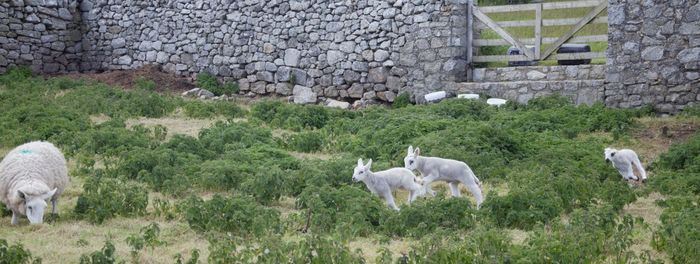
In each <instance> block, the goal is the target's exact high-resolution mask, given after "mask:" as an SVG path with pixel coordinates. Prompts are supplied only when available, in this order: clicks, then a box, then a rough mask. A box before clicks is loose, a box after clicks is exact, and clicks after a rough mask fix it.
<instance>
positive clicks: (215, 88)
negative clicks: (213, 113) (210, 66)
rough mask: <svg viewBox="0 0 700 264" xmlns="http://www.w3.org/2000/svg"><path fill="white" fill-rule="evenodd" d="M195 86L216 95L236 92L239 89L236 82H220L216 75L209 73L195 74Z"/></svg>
mask: <svg viewBox="0 0 700 264" xmlns="http://www.w3.org/2000/svg"><path fill="white" fill-rule="evenodd" d="M197 86H199V87H200V88H202V89H206V90H209V91H210V92H212V93H213V94H214V95H216V96H220V95H233V94H237V93H238V90H239V87H238V83H237V82H226V83H221V82H219V80H218V79H217V78H216V76H214V75H212V74H209V73H200V74H197Z"/></svg>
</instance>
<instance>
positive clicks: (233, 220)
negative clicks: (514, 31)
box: [0, 70, 700, 263]
mask: <svg viewBox="0 0 700 264" xmlns="http://www.w3.org/2000/svg"><path fill="white" fill-rule="evenodd" d="M149 86H150V85H149ZM158 90H160V89H158ZM165 90H167V89H165ZM688 113H693V111H692V109H690V110H689V111H688ZM695 113H697V112H695ZM0 120H2V124H3V126H2V127H1V128H0V129H2V135H3V137H2V138H0V154H3V155H4V154H5V153H7V152H8V151H9V150H10V149H12V148H13V147H14V146H16V145H19V144H21V143H24V142H27V141H30V140H38V139H44V140H50V141H52V142H54V143H55V144H56V145H57V146H59V147H60V148H61V149H62V150H63V151H64V152H65V153H66V156H67V157H68V159H69V169H70V174H71V185H70V187H69V188H68V190H67V191H66V193H65V194H64V195H63V196H62V198H61V202H60V217H59V218H57V219H56V220H54V221H50V222H49V223H45V224H42V225H37V226H34V225H28V222H27V220H26V219H23V220H22V221H21V223H20V225H18V226H11V225H10V216H9V215H7V214H0V215H2V216H3V217H2V218H0V242H3V241H5V242H7V243H8V244H9V245H17V244H20V245H21V248H20V247H17V246H15V247H12V248H8V247H3V246H2V243H0V256H13V259H9V258H8V259H9V260H8V261H9V262H10V263H14V262H21V261H23V260H26V259H27V258H30V257H29V256H33V257H35V258H41V259H42V260H43V262H44V263H76V262H82V263H112V262H110V261H111V260H116V261H117V262H119V261H125V262H133V263H176V262H177V256H178V255H179V256H181V257H182V258H181V259H182V260H181V261H182V263H185V262H187V261H188V260H189V261H190V262H189V263H197V262H199V263H250V262H258V263H280V262H290V263H307V262H311V263H358V262H368V263H396V262H403V263H471V262H476V263H486V262H488V263H502V262H506V261H511V262H515V263H556V262H558V263H572V262H581V263H633V262H634V263H664V262H665V263H670V262H675V263H688V261H691V262H692V260H693V259H695V260H697V259H698V258H697V257H698V253H697V252H696V250H695V249H697V247H696V246H697V245H698V243H699V241H698V236H694V235H693V234H696V233H697V230H698V227H700V224H699V223H700V212H698V210H697V209H693V206H692V205H693V204H695V205H697V202H698V199H700V196H698V195H699V194H698V193H699V192H698V190H700V187H698V179H700V176H699V175H700V174H699V173H700V160H699V159H698V158H697V157H698V156H700V134H698V133H697V132H696V131H697V129H698V127H700V116H698V115H697V114H685V115H679V116H676V117H670V118H658V117H655V116H654V115H653V114H652V113H651V112H650V111H649V108H645V109H641V110H616V109H607V108H605V107H603V106H602V105H600V104H597V105H594V106H590V107H589V106H581V107H576V106H573V105H571V104H570V103H569V102H567V99H565V98H561V97H547V98H540V99H535V100H533V101H531V103H530V104H529V105H527V106H524V105H517V104H509V105H507V106H506V107H503V108H501V109H496V108H492V107H490V106H488V105H486V104H485V103H483V102H475V101H464V100H448V101H444V102H441V103H439V104H433V105H422V106H412V105H409V106H407V107H402V108H396V109H390V108H385V107H374V108H370V109H365V110H361V111H347V110H337V109H328V108H323V107H319V106H297V105H289V104H286V103H283V102H281V101H274V100H262V101H256V102H245V103H232V102H218V103H213V102H200V101H193V100H187V99H182V98H179V97H176V96H173V95H170V94H168V93H164V92H163V93H157V92H154V91H152V89H151V90H149V89H143V88H139V87H135V88H134V89H131V90H128V91H124V90H123V89H121V88H114V87H109V86H106V85H104V84H100V83H96V82H93V81H88V80H73V79H67V78H60V77H59V78H49V79H44V78H42V77H32V76H31V74H30V73H29V72H27V71H26V70H12V71H10V72H9V73H6V74H4V75H0ZM664 130H667V131H668V133H662V131H664ZM408 145H414V146H418V147H420V148H421V150H422V152H421V153H424V154H425V155H435V156H441V157H446V158H453V159H458V160H463V161H466V162H467V163H468V164H469V165H470V166H471V167H472V169H473V170H474V171H475V173H476V174H477V175H478V176H479V178H480V179H481V181H482V182H483V187H482V189H483V191H484V193H485V196H486V200H485V202H484V204H483V206H482V208H481V209H479V210H477V209H475V208H474V201H473V199H472V196H471V195H470V194H469V193H468V192H467V190H466V189H465V188H463V187H462V193H463V198H452V197H449V195H448V193H449V188H448V187H447V185H446V184H444V183H439V184H436V185H434V186H433V187H434V189H435V190H437V191H438V192H439V195H438V196H437V197H434V198H420V199H419V200H418V201H417V202H416V203H414V204H411V205H408V204H406V202H405V199H406V195H407V194H406V193H405V192H404V191H397V192H395V195H396V197H397V199H396V200H397V201H398V204H399V206H400V207H401V208H402V210H401V211H399V212H395V211H392V210H389V209H388V208H387V206H386V205H385V204H384V203H383V201H381V200H380V199H378V198H377V197H376V196H374V195H372V194H370V193H369V192H368V191H367V188H366V187H365V186H364V185H363V184H362V183H352V182H351V175H352V170H353V166H354V164H355V163H356V160H357V158H363V159H369V158H372V159H373V160H374V164H375V165H374V166H373V169H374V170H375V171H377V170H381V169H385V168H389V167H394V166H403V157H404V156H405V151H406V147H407V146H408ZM607 146H616V147H619V148H622V147H630V148H634V149H636V150H637V151H638V153H639V154H640V156H641V158H642V161H643V163H644V164H646V165H647V167H648V168H649V174H650V178H649V182H648V183H647V184H644V185H634V186H628V184H627V183H625V182H623V181H622V180H621V177H620V175H619V174H618V173H617V171H615V170H614V169H613V168H612V167H611V166H610V164H606V163H604V162H603V148H605V147H607ZM0 212H2V209H1V208H0ZM106 242H109V243H110V244H112V245H113V246H114V250H113V251H112V250H110V247H105V243H106ZM105 249H106V250H105ZM8 252H10V253H8ZM18 252H19V253H22V254H18ZM12 253H15V254H14V255H12ZM3 254H5V255H3ZM28 254H29V255H28ZM193 256H194V257H193Z"/></svg>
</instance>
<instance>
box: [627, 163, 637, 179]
mask: <svg viewBox="0 0 700 264" xmlns="http://www.w3.org/2000/svg"><path fill="white" fill-rule="evenodd" d="M626 167H627V170H626V172H627V173H626V174H627V175H625V180H635V181H636V180H639V178H637V176H635V175H634V170H632V163H629V164H627V166H626Z"/></svg>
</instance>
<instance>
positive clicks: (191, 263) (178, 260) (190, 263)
mask: <svg viewBox="0 0 700 264" xmlns="http://www.w3.org/2000/svg"><path fill="white" fill-rule="evenodd" d="M183 263H184V264H197V263H199V250H197V249H194V250H192V255H190V259H188V260H187V261H184V262H183V259H182V254H180V253H177V255H175V264H183Z"/></svg>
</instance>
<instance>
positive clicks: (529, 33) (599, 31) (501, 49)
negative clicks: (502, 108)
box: [478, 1, 608, 67]
mask: <svg viewBox="0 0 700 264" xmlns="http://www.w3.org/2000/svg"><path fill="white" fill-rule="evenodd" d="M550 2H554V1H550ZM485 5H489V4H488V3H486V4H485ZM590 10H591V8H571V9H554V10H543V12H542V17H543V19H560V18H583V16H585V15H586V14H587V13H588V12H589V11H590ZM487 15H488V16H489V17H490V18H491V19H493V20H494V21H496V22H498V21H521V20H534V19H535V11H534V10H532V11H518V12H503V13H490V14H487ZM601 16H607V11H603V12H602V13H601V14H600V15H599V17H601ZM572 27H573V25H569V26H544V27H542V37H545V38H546V37H557V38H558V37H560V36H562V35H564V34H565V33H566V32H568V31H569V30H570V29H571V28H572ZM504 29H505V31H506V32H508V33H509V34H511V36H513V37H514V38H516V39H521V38H534V37H535V28H534V27H507V28H504ZM607 33H608V25H607V24H588V25H586V26H584V27H583V29H581V30H580V31H579V32H577V33H576V34H575V35H574V36H587V35H607ZM479 36H480V38H483V39H500V36H499V35H498V34H496V32H495V31H493V30H491V29H483V30H481V31H480V32H479ZM587 44H589V45H590V46H591V52H605V51H606V50H607V48H608V43H607V42H590V43H587ZM550 45H551V44H544V43H543V44H542V48H541V50H542V51H544V50H546V49H547V48H549V46H550ZM508 47H509V46H489V47H480V48H479V50H478V54H479V55H505V54H507V51H508ZM556 63H557V62H556V61H554V60H549V61H543V62H540V64H539V65H556ZM592 63H593V64H605V59H594V60H592ZM482 64H483V65H481V66H484V67H504V66H506V63H505V62H490V63H482Z"/></svg>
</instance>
